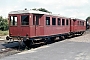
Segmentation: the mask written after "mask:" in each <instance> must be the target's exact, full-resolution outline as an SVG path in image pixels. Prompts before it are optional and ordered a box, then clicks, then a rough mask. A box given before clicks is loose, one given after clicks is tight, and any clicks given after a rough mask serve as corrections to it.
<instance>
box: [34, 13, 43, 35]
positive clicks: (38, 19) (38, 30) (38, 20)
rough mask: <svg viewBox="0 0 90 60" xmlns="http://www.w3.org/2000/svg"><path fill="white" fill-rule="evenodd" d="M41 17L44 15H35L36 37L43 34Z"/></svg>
mask: <svg viewBox="0 0 90 60" xmlns="http://www.w3.org/2000/svg"><path fill="white" fill-rule="evenodd" d="M41 17H42V15H39V14H34V25H35V36H40V35H42V33H43V32H42V31H43V27H42V24H41V23H42V22H41Z"/></svg>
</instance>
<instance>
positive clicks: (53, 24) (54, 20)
mask: <svg viewBox="0 0 90 60" xmlns="http://www.w3.org/2000/svg"><path fill="white" fill-rule="evenodd" d="M55 25H56V18H55V17H52V26H55Z"/></svg>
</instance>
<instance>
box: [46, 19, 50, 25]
mask: <svg viewBox="0 0 90 60" xmlns="http://www.w3.org/2000/svg"><path fill="white" fill-rule="evenodd" d="M46 25H50V17H46Z"/></svg>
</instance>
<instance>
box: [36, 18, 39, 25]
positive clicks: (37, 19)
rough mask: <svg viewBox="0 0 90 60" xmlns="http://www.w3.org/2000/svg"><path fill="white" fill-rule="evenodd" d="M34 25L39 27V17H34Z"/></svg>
mask: <svg viewBox="0 0 90 60" xmlns="http://www.w3.org/2000/svg"><path fill="white" fill-rule="evenodd" d="M36 25H39V16H36Z"/></svg>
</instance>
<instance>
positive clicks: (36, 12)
mask: <svg viewBox="0 0 90 60" xmlns="http://www.w3.org/2000/svg"><path fill="white" fill-rule="evenodd" d="M23 13H35V14H50V13H46V12H42V11H35V10H18V11H11V12H9V14H23Z"/></svg>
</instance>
